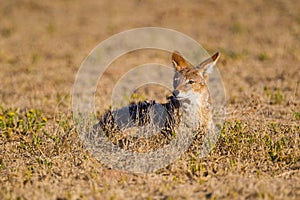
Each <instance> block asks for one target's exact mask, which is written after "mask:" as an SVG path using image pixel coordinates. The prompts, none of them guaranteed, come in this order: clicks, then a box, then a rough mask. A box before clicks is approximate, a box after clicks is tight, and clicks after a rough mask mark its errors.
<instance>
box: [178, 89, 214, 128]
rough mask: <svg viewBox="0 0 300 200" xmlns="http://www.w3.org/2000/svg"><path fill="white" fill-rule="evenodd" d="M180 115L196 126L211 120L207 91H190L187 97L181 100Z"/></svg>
mask: <svg viewBox="0 0 300 200" xmlns="http://www.w3.org/2000/svg"><path fill="white" fill-rule="evenodd" d="M181 112H182V116H183V117H184V118H185V119H186V120H189V121H190V122H191V123H195V124H197V125H196V126H199V125H200V124H201V125H204V126H206V124H207V123H209V121H210V120H211V105H210V98H209V93H208V92H207V93H206V92H205V93H197V92H196V93H191V95H189V98H187V99H184V100H182V101H181Z"/></svg>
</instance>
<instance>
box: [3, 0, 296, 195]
mask: <svg viewBox="0 0 300 200" xmlns="http://www.w3.org/2000/svg"><path fill="white" fill-rule="evenodd" d="M149 26H151V27H164V28H170V29H174V30H176V31H179V32H182V33H184V34H186V35H188V36H190V37H192V38H193V39H195V40H196V41H197V42H199V43H200V44H201V45H202V46H203V47H204V48H205V49H206V50H207V51H208V52H209V53H210V54H212V53H214V52H215V51H219V52H220V53H221V57H220V60H219V63H218V64H217V67H218V70H219V71H220V73H221V76H222V80H223V84H224V87H225V91H226V118H225V122H224V124H223V128H222V131H221V135H220V137H219V139H218V141H217V143H216V145H215V147H214V149H213V150H212V151H211V152H210V154H209V155H208V156H207V157H204V158H201V159H196V157H195V156H194V154H193V153H192V152H191V151H188V152H186V153H185V154H184V155H182V157H181V158H180V159H178V160H177V161H175V162H174V163H172V164H170V165H169V166H167V167H165V168H163V169H160V170H158V171H156V172H155V173H148V174H145V173H128V172H124V171H119V170H115V169H110V168H108V167H106V166H105V165H103V164H102V163H101V162H99V161H97V160H96V158H95V157H94V156H93V155H91V154H90V152H89V151H88V150H86V148H84V146H83V144H82V142H81V140H80V138H79V135H78V134H79V133H78V132H77V130H76V129H75V123H74V120H73V117H72V91H73V85H74V82H75V78H76V74H77V71H78V70H79V68H80V65H81V63H82V62H83V60H84V59H85V58H86V56H87V55H88V54H89V53H90V51H91V50H92V49H93V48H94V47H96V46H97V45H98V44H99V43H100V42H102V41H103V40H105V39H107V38H109V37H110V36H112V35H114V34H116V33H119V32H122V31H125V30H129V29H132V28H138V27H149ZM299 40H300V2H299V1H297V0H286V1H280V0H276V1H275V0H266V1H259V0H250V1H246V0H241V1H214V0H208V1H198V0H191V1H183V0H182V1H169V0H167V1H143V0H130V1H120V0H116V1H107V0H105V1H96V0H91V1H79V0H74V1H68V0H53V1H39V0H20V1H17V0H11V1H4V0H1V1H0V174H1V175H0V199H56V200H64V199H300V42H299ZM174 50H176V49H174ZM156 55H157V52H155V51H154V50H141V51H138V52H133V53H130V54H129V55H124V56H122V57H121V58H120V59H119V60H116V61H115V62H114V63H112V67H111V69H110V70H108V71H107V72H106V73H105V77H104V80H103V82H102V83H101V84H100V83H99V87H98V88H97V91H96V95H95V102H96V110H97V112H99V113H101V112H103V111H104V110H105V109H108V108H109V106H110V101H109V97H110V96H109V95H110V92H111V89H112V88H113V84H114V83H115V82H116V81H117V80H118V79H119V78H120V76H121V75H122V73H124V72H125V71H126V67H130V66H136V65H138V64H143V63H145V61H147V62H149V61H151V62H163V63H165V64H167V65H169V66H171V60H170V56H171V54H168V53H166V52H161V53H159V56H156ZM118 66H124V67H123V68H120V67H119V68H118ZM170 81H172V80H170ZM160 89H161V88H155V87H153V88H151V89H147V88H144V90H145V98H150V99H153V98H155V100H157V101H161V100H164V99H165V97H166V95H168V94H167V92H166V91H164V92H160ZM141 90H143V88H142V89H141ZM147 95H149V96H147ZM143 97H144V96H143Z"/></svg>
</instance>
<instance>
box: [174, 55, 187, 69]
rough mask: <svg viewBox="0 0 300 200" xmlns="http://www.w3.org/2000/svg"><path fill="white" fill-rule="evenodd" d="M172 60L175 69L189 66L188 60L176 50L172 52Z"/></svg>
mask: <svg viewBox="0 0 300 200" xmlns="http://www.w3.org/2000/svg"><path fill="white" fill-rule="evenodd" d="M172 62H173V66H174V68H175V69H176V71H181V70H182V69H184V68H186V67H188V66H189V64H188V62H187V61H186V60H185V59H184V58H183V57H182V56H181V55H180V53H179V52H178V51H174V52H173V54H172Z"/></svg>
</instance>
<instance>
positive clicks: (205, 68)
mask: <svg viewBox="0 0 300 200" xmlns="http://www.w3.org/2000/svg"><path fill="white" fill-rule="evenodd" d="M219 57H220V53H219V52H216V53H214V55H212V56H211V57H210V58H208V59H206V60H204V61H203V62H202V63H200V64H199V65H198V66H197V67H196V68H197V69H199V70H200V72H201V73H202V74H203V76H205V75H207V74H209V73H211V72H212V70H213V67H214V66H215V65H216V63H217V61H218V59H219Z"/></svg>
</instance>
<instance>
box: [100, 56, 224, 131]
mask: <svg viewBox="0 0 300 200" xmlns="http://www.w3.org/2000/svg"><path fill="white" fill-rule="evenodd" d="M218 59H219V53H218V52H217V53H215V54H213V56H211V57H210V58H208V59H206V60H204V61H203V62H201V63H200V64H199V65H197V66H195V67H194V66H192V65H191V64H190V63H189V62H187V61H186V60H185V59H184V58H183V57H182V56H181V55H180V54H179V53H178V52H177V51H175V52H173V54H172V62H173V66H174V69H175V75H174V77H173V87H174V90H173V95H172V96H170V97H169V98H168V102H167V103H164V104H160V103H157V102H156V101H143V102H138V103H132V104H130V105H129V106H126V107H123V108H121V109H118V110H114V111H108V112H106V113H105V114H104V115H103V116H102V117H101V119H100V121H99V124H98V125H99V126H100V127H101V129H102V130H103V131H104V132H105V135H106V136H109V135H111V134H113V132H119V133H120V132H122V131H123V130H125V129H127V128H130V127H140V126H145V125H147V124H149V123H150V122H151V121H152V123H154V124H155V123H161V122H163V124H160V125H159V128H160V131H161V132H162V133H163V134H164V135H165V134H169V133H171V132H173V131H174V127H176V124H177V123H178V121H180V116H182V115H185V116H187V117H189V118H190V119H191V120H189V121H191V123H195V126H194V127H197V128H200V127H204V128H209V126H210V123H211V121H212V113H211V112H212V106H211V99H210V94H209V90H208V86H207V81H208V74H209V73H210V72H211V71H212V68H213V66H214V65H215V64H216V62H217V60H218ZM158 115H159V119H160V120H158V121H157V120H153V118H155V117H156V116H158ZM161 119H163V120H161Z"/></svg>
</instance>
